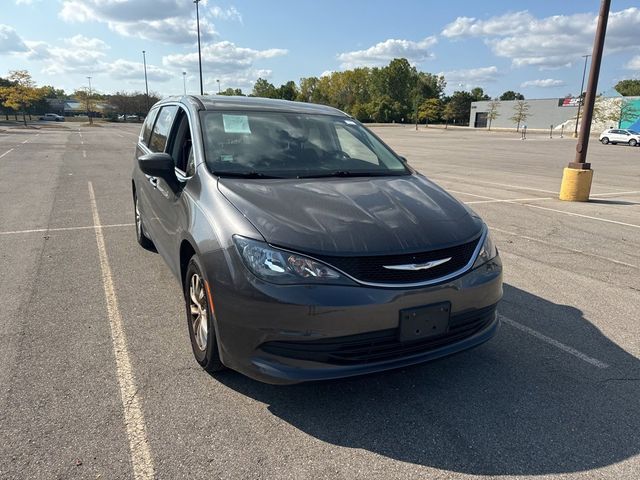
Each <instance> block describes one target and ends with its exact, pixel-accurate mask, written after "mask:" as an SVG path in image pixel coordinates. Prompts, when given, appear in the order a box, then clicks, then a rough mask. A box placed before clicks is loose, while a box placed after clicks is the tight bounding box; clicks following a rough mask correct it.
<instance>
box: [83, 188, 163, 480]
mask: <svg viewBox="0 0 640 480" xmlns="http://www.w3.org/2000/svg"><path fill="white" fill-rule="evenodd" d="M89 197H90V199H91V213H92V214H93V225H94V227H96V228H95V232H96V243H97V244H98V254H99V256H100V269H101V270H102V283H103V286H104V296H105V299H106V301H107V313H108V315H109V325H110V326H111V339H112V340H113V353H114V355H115V359H116V370H117V374H118V383H119V384H120V397H121V400H122V406H123V408H124V424H125V426H126V428H127V437H129V452H130V454H131V464H132V465H133V478H135V479H136V480H146V479H149V480H151V479H153V478H154V477H155V468H154V466H153V459H152V457H151V450H150V448H149V439H148V438H147V430H146V426H145V423H144V415H143V412H142V405H141V402H140V394H139V393H138V387H137V386H136V382H135V377H134V375H133V369H132V368H131V360H130V358H129V351H128V350H127V339H126V336H125V332H124V328H123V325H122V316H121V315H120V309H119V308H118V298H117V296H116V290H115V287H114V284H113V276H112V274H111V267H110V266H109V259H108V258H107V250H106V248H105V243H104V237H103V235H102V228H101V226H100V216H99V215H98V206H97V205H96V196H95V194H94V192H93V184H92V183H91V182H89Z"/></svg>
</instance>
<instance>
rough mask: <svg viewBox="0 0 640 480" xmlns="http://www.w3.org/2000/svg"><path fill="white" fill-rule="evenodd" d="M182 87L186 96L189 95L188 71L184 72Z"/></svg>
mask: <svg viewBox="0 0 640 480" xmlns="http://www.w3.org/2000/svg"><path fill="white" fill-rule="evenodd" d="M182 88H183V89H184V94H185V96H186V95H187V72H182Z"/></svg>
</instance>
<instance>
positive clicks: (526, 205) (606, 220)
mask: <svg viewBox="0 0 640 480" xmlns="http://www.w3.org/2000/svg"><path fill="white" fill-rule="evenodd" d="M513 203H514V204H516V205H523V206H525V207H530V208H539V209H541V210H548V211H550V212H557V213H563V214H565V215H571V216H573V217H581V218H588V219H589V220H597V221H599V222H605V223H613V224H615V225H622V226H625V227H633V228H640V225H636V224H635V223H625V222H619V221H617V220H610V219H608V218H600V217H592V216H590V215H582V214H581V213H573V212H566V211H564V210H558V209H556V208H548V207H541V206H540V205H529V204H527V203H517V202H513Z"/></svg>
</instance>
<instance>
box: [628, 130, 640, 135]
mask: <svg viewBox="0 0 640 480" xmlns="http://www.w3.org/2000/svg"><path fill="white" fill-rule="evenodd" d="M627 132H629V133H630V134H631V135H640V133H638V132H636V131H635V130H627Z"/></svg>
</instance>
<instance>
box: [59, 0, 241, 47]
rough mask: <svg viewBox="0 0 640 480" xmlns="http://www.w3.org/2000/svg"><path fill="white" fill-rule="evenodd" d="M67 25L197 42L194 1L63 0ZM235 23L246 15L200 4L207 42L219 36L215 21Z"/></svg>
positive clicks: (228, 9)
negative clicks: (103, 25)
mask: <svg viewBox="0 0 640 480" xmlns="http://www.w3.org/2000/svg"><path fill="white" fill-rule="evenodd" d="M59 16H60V18H62V19H63V20H65V21H67V22H89V21H95V22H101V23H106V24H107V26H108V27H109V28H110V29H111V30H112V31H114V32H116V33H118V34H120V35H123V36H127V37H137V38H144V39H148V40H155V41H161V42H165V43H177V44H186V43H193V42H194V41H195V40H196V37H197V33H196V20H195V9H194V6H193V2H191V1H184V0H63V3H62V8H61V10H60V13H59ZM214 19H219V20H235V21H239V22H242V16H241V14H240V12H239V11H238V10H237V9H236V8H235V7H228V8H221V7H218V6H209V5H208V2H206V1H203V2H202V3H201V4H200V34H201V36H202V37H203V38H204V39H205V40H206V39H210V38H211V37H212V36H213V35H215V34H216V31H215V28H214V25H213V23H212V20H214Z"/></svg>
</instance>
